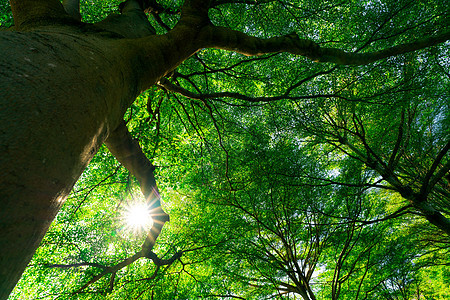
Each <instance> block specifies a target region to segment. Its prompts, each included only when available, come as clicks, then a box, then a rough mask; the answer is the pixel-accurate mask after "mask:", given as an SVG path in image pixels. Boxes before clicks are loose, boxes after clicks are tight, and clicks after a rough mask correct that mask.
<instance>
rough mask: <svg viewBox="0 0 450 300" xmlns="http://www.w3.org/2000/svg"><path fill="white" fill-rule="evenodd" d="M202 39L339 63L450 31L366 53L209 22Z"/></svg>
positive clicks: (428, 42) (398, 50) (361, 60)
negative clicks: (264, 36)
mask: <svg viewBox="0 0 450 300" xmlns="http://www.w3.org/2000/svg"><path fill="white" fill-rule="evenodd" d="M202 39H203V43H204V45H203V46H204V48H215V49H223V50H228V51H234V52H237V53H241V54H244V55H248V56H250V55H263V54H267V53H276V52H288V53H292V54H295V55H300V56H304V57H307V58H309V59H311V60H313V61H315V62H331V63H335V64H338V65H366V64H369V63H372V62H374V61H377V60H381V59H384V58H387V57H391V56H395V55H399V54H404V53H408V52H412V51H415V50H419V49H424V48H427V47H431V46H434V45H437V44H439V43H442V42H445V41H447V40H449V39H450V31H449V32H444V33H440V34H438V35H435V36H431V37H426V38H423V39H418V40H416V41H414V42H410V43H405V44H400V45H396V46H393V47H390V48H387V49H383V50H379V51H374V52H369V53H355V52H346V51H343V50H341V49H336V48H325V47H321V46H320V45H319V44H317V43H316V42H314V41H312V40H310V39H300V38H299V37H298V35H297V34H296V33H292V34H288V35H285V36H281V37H273V38H269V39H261V38H257V37H253V36H250V35H247V34H245V33H243V32H239V31H236V30H232V29H229V28H225V27H220V26H212V25H211V26H206V27H205V28H204V29H203V31H202Z"/></svg>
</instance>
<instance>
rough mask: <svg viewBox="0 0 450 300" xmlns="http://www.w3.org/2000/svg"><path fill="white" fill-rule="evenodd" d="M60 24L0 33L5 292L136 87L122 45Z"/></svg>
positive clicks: (0, 254)
mask: <svg viewBox="0 0 450 300" xmlns="http://www.w3.org/2000/svg"><path fill="white" fill-rule="evenodd" d="M58 31H59V33H51V34H50V33H49V34H38V33H22V34H18V33H13V32H11V33H9V32H7V33H2V38H1V39H0V49H1V53H2V57H4V58H7V61H6V62H2V68H1V69H0V91H1V92H0V94H1V98H2V100H1V102H0V112H1V114H0V152H1V156H0V168H1V173H0V233H1V234H0V299H6V298H7V297H8V295H9V293H10V291H11V290H12V289H13V287H14V285H15V284H16V283H17V281H18V279H19V278H20V275H21V274H22V272H23V270H24V268H25V267H26V265H27V263H28V262H29V261H30V259H31V257H32V255H33V253H34V252H35V250H36V248H37V247H38V245H39V242H40V241H41V239H42V238H43V236H44V234H45V232H46V230H47V229H48V227H49V225H50V223H51V221H52V220H53V218H54V217H55V215H56V213H57V212H58V210H59V208H60V206H61V204H62V203H63V202H64V200H65V199H66V197H67V195H68V193H69V192H70V190H71V188H72V186H73V185H74V183H75V182H76V180H77V179H78V177H79V176H80V174H81V172H82V171H83V169H84V168H85V167H86V165H87V164H88V162H89V161H90V159H91V158H92V157H93V155H94V154H95V153H96V151H97V149H98V147H99V146H100V145H101V144H102V143H103V141H104V140H105V138H106V137H107V135H108V132H109V131H111V130H113V129H114V128H115V127H116V126H117V125H118V124H119V122H120V121H121V119H122V116H123V113H124V111H125V110H126V108H127V107H128V106H129V105H130V104H131V102H132V101H133V100H134V99H135V97H136V96H137V95H138V93H139V90H138V86H137V82H138V81H137V80H135V79H136V77H135V76H133V74H135V73H134V71H135V70H133V69H135V67H136V66H134V65H133V59H132V58H131V57H129V56H128V55H127V52H126V48H125V47H123V46H121V45H120V44H118V43H117V42H115V41H114V40H111V41H109V40H108V39H102V38H99V37H95V36H92V35H91V36H89V37H88V36H84V37H83V35H79V34H78V35H74V34H73V32H70V31H67V32H62V31H61V30H60V29H59V30H58Z"/></svg>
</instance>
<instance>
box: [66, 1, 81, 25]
mask: <svg viewBox="0 0 450 300" xmlns="http://www.w3.org/2000/svg"><path fill="white" fill-rule="evenodd" d="M63 6H64V9H65V11H66V12H67V13H68V14H69V15H70V16H71V17H72V18H74V19H75V20H78V21H81V14H80V0H63Z"/></svg>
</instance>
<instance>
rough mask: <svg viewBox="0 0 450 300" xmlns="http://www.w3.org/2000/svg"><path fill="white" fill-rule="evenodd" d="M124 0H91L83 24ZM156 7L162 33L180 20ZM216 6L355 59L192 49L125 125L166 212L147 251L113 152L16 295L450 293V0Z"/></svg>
mask: <svg viewBox="0 0 450 300" xmlns="http://www.w3.org/2000/svg"><path fill="white" fill-rule="evenodd" d="M120 2H121V1H93V0H82V1H80V13H81V16H82V21H83V22H85V23H94V22H98V21H101V20H103V19H104V18H105V17H106V16H108V15H110V14H111V13H119V10H118V8H119V4H120ZM146 2H148V3H147V4H148V6H149V7H151V9H147V10H146V16H147V17H148V20H149V22H150V24H151V25H152V27H153V28H154V31H155V34H157V35H163V34H165V33H167V32H168V31H170V30H171V29H172V28H173V27H174V26H175V25H176V24H177V22H178V21H179V20H180V15H181V11H182V7H183V1H181V0H161V1H146ZM207 2H209V1H205V3H207ZM210 2H211V3H210V8H209V10H208V16H209V19H210V21H211V23H212V24H214V26H221V27H223V28H231V29H233V30H235V31H238V32H241V33H245V34H247V35H249V36H252V37H256V38H260V39H270V38H273V37H280V36H285V37H288V38H289V37H290V36H293V35H295V36H297V37H299V38H300V39H301V41H303V40H305V41H306V40H312V41H314V42H315V43H316V44H317V47H321V48H322V49H339V51H342V53H344V52H345V53H351V54H352V57H351V58H349V59H348V60H346V59H343V58H342V57H346V56H344V55H341V54H339V53H341V52H339V53H338V52H336V53H338V54H336V57H338V58H330V57H332V55H331V54H333V55H334V53H335V52H332V51H331V50H330V55H328V56H327V55H325V54H324V55H323V56H322V57H318V58H317V59H314V58H311V57H310V56H308V55H299V54H296V53H292V51H291V53H290V52H289V51H275V52H274V53H268V52H269V51H267V53H262V55H259V54H260V53H256V52H257V49H256V50H255V53H253V52H251V53H242V51H234V49H232V47H231V46H230V47H229V49H224V48H226V47H222V49H219V47H216V49H214V48H205V49H202V50H200V51H198V52H196V53H195V54H194V55H192V56H191V57H190V58H189V59H187V60H185V61H184V62H183V63H182V64H181V65H179V66H178V67H177V68H176V69H175V70H173V71H172V72H171V73H170V74H168V75H167V76H165V77H164V78H161V79H160V80H159V81H158V82H157V83H156V84H155V85H154V86H152V87H151V88H150V89H148V90H146V91H145V92H143V93H142V94H141V95H140V96H139V97H138V98H137V99H136V100H135V101H134V102H133V104H132V105H131V106H130V107H129V108H128V110H127V112H126V114H125V116H124V121H125V123H126V127H127V128H128V130H129V132H130V134H131V136H132V137H133V139H134V140H135V141H137V142H138V144H139V146H140V148H141V149H142V152H143V153H144V154H145V156H146V157H147V159H148V160H149V161H150V162H151V164H152V165H153V166H154V167H155V170H154V172H155V179H156V182H157V185H158V189H157V190H158V192H156V191H152V192H154V193H158V195H157V196H158V197H159V196H160V197H161V205H162V208H163V209H164V211H165V212H166V213H167V214H168V215H170V221H169V222H167V223H166V224H165V225H164V227H163V228H162V231H161V233H160V234H159V236H157V240H156V243H155V245H154V247H153V249H151V251H150V252H147V254H146V256H145V257H144V256H142V255H141V256H139V257H138V256H136V255H137V253H141V252H140V249H141V248H142V247H143V246H142V245H143V243H145V242H146V237H147V238H148V236H147V234H148V231H149V230H150V228H152V224H153V223H152V221H151V220H150V219H145V217H146V216H148V214H149V213H147V214H146V206H145V205H146V204H145V198H144V196H143V195H142V194H141V190H140V185H139V180H137V179H136V178H135V176H133V174H131V172H130V171H128V170H127V168H126V167H124V165H123V164H121V163H120V162H118V160H117V159H116V158H115V157H114V156H113V155H112V154H111V152H110V150H108V148H107V147H106V146H105V145H103V146H102V147H101V148H100V149H99V150H98V152H97V154H96V155H95V156H94V158H93V159H92V161H91V162H90V164H89V166H88V167H87V169H86V170H85V171H84V173H83V174H82V176H81V178H80V179H79V180H78V182H77V183H76V185H75V187H74V188H73V190H72V192H71V194H70V196H69V197H68V199H67V201H66V202H65V203H64V205H63V207H62V208H61V210H60V212H59V213H58V215H57V216H56V218H55V220H54V221H53V223H52V225H51V227H50V229H49V230H48V232H47V234H46V235H45V237H44V239H43V241H42V242H41V244H40V247H39V248H38V250H37V252H36V253H35V255H34V257H33V259H32V261H31V262H30V264H29V265H28V267H27V269H26V271H25V273H24V274H23V276H22V278H21V280H20V281H19V283H18V285H17V286H16V288H15V289H14V291H13V293H12V294H11V296H10V298H9V299H11V300H15V299H248V300H250V299H305V300H312V299H411V300H412V299H450V238H449V232H450V173H449V171H450V155H449V151H450V97H449V91H450V47H449V46H450V42H449V41H448V40H449V39H450V28H449V27H450V26H449V24H450V11H449V10H448V3H447V1H444V0H437V1H432V0H429V1H406V0H400V1H399V0H395V1H394V0H368V1H352V0H342V1H341V0H329V1H315V0H305V1H285V0H260V1H258V0H214V1H210ZM205 5H206V4H205ZM0 25H1V26H2V30H3V29H5V30H6V29H7V28H9V27H10V26H12V25H13V18H12V13H11V11H10V7H9V5H8V4H7V3H3V4H0ZM8 30H10V29H8ZM238 38H239V36H238ZM432 39H436V40H437V42H435V43H434V42H433V44H432V45H431V46H427V47H423V46H417V43H419V42H421V43H426V41H429V40H432ZM416 41H419V42H417V43H416ZM236 43H239V39H238V40H237V41H236ZM397 46H398V47H397ZM413 46H414V47H416V48H414V49H413V50H411V51H403V50H401V49H404V48H406V47H413ZM396 47H397V48H396ZM402 47H403V48H402ZM386 49H387V50H386ZM399 49H400V50H401V51H400V50H399ZM411 49H412V48H411ZM324 51H325V50H324ZM389 51H390V52H389ZM395 51H397V52H398V54H396V53H397V52H395ZM402 51H403V52H402ZM324 53H325V52H324ZM392 53H394V54H392ZM245 54H247V55H245ZM256 54H258V55H256ZM360 54H361V56H359V55H360ZM364 54H370V55H372V54H373V55H372V56H370V55H368V56H364ZM377 55H378V56H377ZM366 59H367V60H366ZM136 205H138V208H137V209H136V207H135V206H136ZM135 212H137V214H135ZM140 218H142V219H143V221H140Z"/></svg>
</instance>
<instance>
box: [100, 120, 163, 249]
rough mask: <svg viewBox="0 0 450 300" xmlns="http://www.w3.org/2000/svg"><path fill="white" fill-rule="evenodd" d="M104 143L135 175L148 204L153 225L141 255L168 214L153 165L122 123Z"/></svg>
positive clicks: (150, 247)
mask: <svg viewBox="0 0 450 300" xmlns="http://www.w3.org/2000/svg"><path fill="white" fill-rule="evenodd" d="M105 144H106V146H107V147H108V149H109V151H111V153H112V154H113V155H114V156H115V157H116V159H117V160H118V161H119V162H120V163H121V164H122V165H124V166H125V168H127V170H128V171H130V172H131V174H133V175H134V177H136V179H137V181H138V182H139V185H140V188H141V191H142V194H144V196H145V199H146V201H147V203H148V204H149V207H150V213H151V215H152V218H153V226H152V228H151V229H150V232H149V233H148V235H147V238H146V240H145V242H144V244H143V246H142V249H143V251H144V253H143V254H142V255H144V256H145V255H146V254H147V253H148V252H149V251H150V250H151V249H152V248H153V246H154V244H155V241H156V239H157V238H158V236H159V234H160V233H161V230H162V227H163V226H164V223H165V222H167V221H169V215H168V214H166V213H165V212H164V210H163V209H162V207H161V201H160V196H159V192H158V187H157V186H156V181H155V177H154V175H153V171H154V170H155V167H154V166H153V164H152V163H151V162H150V161H149V160H148V158H147V157H146V156H145V154H144V153H143V152H142V150H141V147H140V146H139V143H138V142H137V141H136V140H134V139H133V138H132V137H131V134H130V133H129V132H128V129H127V127H126V126H125V124H124V123H122V124H120V125H119V127H118V128H117V129H116V130H114V131H113V132H112V133H111V134H110V135H109V137H108V139H107V140H106V141H105Z"/></svg>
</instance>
